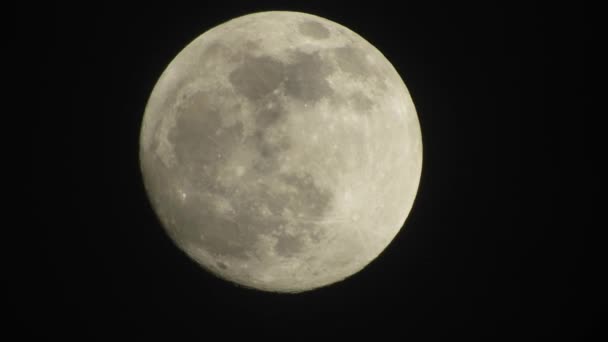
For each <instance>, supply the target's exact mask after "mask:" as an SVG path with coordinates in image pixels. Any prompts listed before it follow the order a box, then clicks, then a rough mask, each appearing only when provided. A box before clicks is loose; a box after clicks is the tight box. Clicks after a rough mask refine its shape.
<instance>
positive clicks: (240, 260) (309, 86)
mask: <svg viewBox="0 0 608 342" xmlns="http://www.w3.org/2000/svg"><path fill="white" fill-rule="evenodd" d="M140 162H141V169H142V173H143V177H144V184H145V187H146V190H147V193H148V195H149V198H150V200H151V202H152V205H153V207H154V209H155V211H156V213H157V215H158V217H159V218H160V220H161V222H162V224H163V225H164V227H165V229H166V231H167V233H168V234H169V236H170V237H171V238H172V239H173V241H175V243H176V245H177V246H179V248H181V249H182V250H183V251H184V252H185V253H187V255H189V256H190V257H191V258H192V259H194V260H196V261H197V262H198V263H199V264H200V265H202V266H203V267H204V268H205V269H207V270H209V271H210V272H212V273H214V274H215V275H217V276H219V277H221V278H223V279H226V280H229V281H232V282H234V283H237V284H240V285H243V286H247V287H253V288H256V289H261V290H267V291H277V292H300V291H306V290H310V289H314V288H317V287H321V286H325V285H329V284H332V283H334V282H337V281H340V280H342V279H344V278H346V277H348V276H350V275H352V274H354V273H356V272H358V271H359V270H361V269H362V268H363V267H365V266H366V265H367V264H369V263H370V262H371V261H372V260H373V259H375V258H376V257H377V256H378V255H379V254H380V253H381V252H382V251H383V250H384V249H385V248H386V247H387V246H388V244H389V243H390V242H391V240H392V239H393V238H394V237H395V235H396V234H397V233H398V232H399V230H400V229H401V227H402V226H403V224H404V222H405V220H406V217H407V216H408V214H409V212H410V209H411V208H412V205H413V202H414V198H415V196H416V192H417V189H418V184H419V180H420V173H421V166H422V142H421V133H420V125H419V122H418V117H417V114H416V110H415V108H414V104H413V102H412V99H411V98H410V95H409V92H408V90H407V88H406V86H405V84H404V83H403V81H402V79H401V78H400V77H399V75H398V73H397V72H396V71H395V69H394V68H393V66H392V65H391V64H390V62H389V61H388V60H387V59H386V58H385V57H384V56H383V55H382V54H381V53H380V52H379V51H378V50H377V49H376V48H374V47H373V46H372V45H371V44H370V43H368V42H367V41H366V40H364V39H363V38H362V37H360V36H359V35H357V34H356V33H354V32H352V31H351V30H349V29H347V28H345V27H343V26H341V25H339V24H336V23H334V22H332V21H329V20H326V19H323V18H320V17H317V16H313V15H309V14H304V13H297V12H263V13H255V14H251V15H246V16H243V17H239V18H236V19H234V20H231V21H228V22H226V23H224V24H221V25H219V26H217V27H215V28H213V29H211V30H209V31H207V32H205V33H204V34H202V35H201V36H199V37H198V38H196V39H195V40H194V41H193V42H191V43H190V44H189V45H187V46H186V47H185V48H184V49H183V50H182V51H181V52H180V53H179V54H178V55H177V56H176V57H175V59H174V60H173V61H172V62H171V63H170V64H169V65H168V67H167V68H166V70H165V71H164V72H163V74H162V75H161V77H160V79H159V80H158V82H157V84H156V86H155V87H154V89H153V91H152V94H151V95H150V99H149V101H148V104H147V107H146V110H145V115H144V119H143V124H142V128H141V137H140Z"/></svg>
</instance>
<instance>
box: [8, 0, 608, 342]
mask: <svg viewBox="0 0 608 342" xmlns="http://www.w3.org/2000/svg"><path fill="white" fill-rule="evenodd" d="M204 3H205V2H204V1H201V2H199V4H200V5H198V7H187V6H186V5H183V7H182V6H177V4H174V3H168V4H162V3H159V4H157V5H151V4H150V2H148V3H147V4H145V5H144V6H141V7H137V6H132V7H122V6H117V5H115V6H110V5H107V6H102V5H101V3H100V4H99V5H98V6H83V7H79V8H77V7H63V8H48V10H46V11H40V14H39V16H40V17H41V18H43V19H44V21H41V22H40V23H43V22H44V25H43V27H41V28H39V29H38V30H39V31H38V34H39V35H42V36H44V38H42V40H43V42H44V44H45V45H44V51H45V53H44V54H43V56H44V58H43V62H42V64H41V65H40V67H41V69H40V70H41V72H40V75H39V77H41V79H42V80H41V82H42V88H41V95H42V97H41V99H40V109H41V111H40V113H41V114H42V115H40V117H39V120H37V124H36V126H35V129H36V131H35V132H36V134H34V136H35V139H34V143H33V146H34V149H33V153H32V156H33V158H32V163H31V168H32V170H33V171H34V174H38V175H40V173H39V172H38V173H36V170H39V168H40V165H42V166H44V168H45V170H47V171H45V172H44V175H45V177H40V176H37V177H33V179H34V185H35V186H34V189H37V190H36V191H37V192H38V194H39V193H40V191H42V193H43V194H44V196H40V195H38V196H35V197H36V201H37V204H38V209H37V211H36V215H34V216H33V217H34V219H35V220H34V222H35V223H34V224H35V225H36V226H38V227H40V228H41V229H43V231H44V234H42V235H41V237H42V238H41V239H40V241H37V242H36V243H38V242H40V246H39V248H38V247H37V250H38V251H40V252H41V253H42V256H41V258H39V259H38V260H37V261H36V263H37V266H36V267H35V268H32V269H34V270H35V271H32V272H30V273H33V275H34V277H35V280H34V281H32V282H31V283H30V285H31V286H29V287H28V288H27V291H29V293H30V294H29V295H27V298H28V299H29V300H28V301H27V304H26V306H21V309H23V310H18V313H17V314H16V316H17V317H18V318H19V319H20V321H21V322H24V324H23V325H24V328H23V329H22V331H24V332H25V333H27V334H32V335H35V336H74V337H78V338H81V340H82V341H95V340H104V341H108V340H115V338H116V339H117V338H120V337H125V336H133V337H136V338H140V339H141V340H144V339H145V340H156V339H159V340H161V339H163V340H170V341H173V340H176V341H177V340H181V337H184V339H185V338H198V340H204V339H206V340H210V341H216V340H217V339H218V338H228V339H231V338H237V337H238V338H243V337H249V338H253V339H257V338H264V337H274V338H280V339H282V340H288V339H291V338H292V337H294V336H300V335H302V336H309V337H312V338H321V339H323V338H324V337H325V336H335V337H337V338H340V340H346V338H349V339H351V338H358V336H359V335H362V334H370V336H374V340H375V341H384V340H388V338H389V337H390V336H395V337H399V338H404V339H405V338H408V337H412V336H418V335H424V336H438V335H447V336H453V334H465V335H467V336H476V335H483V336H513V337H518V336H529V337H530V336H532V337H533V336H548V335H562V336H565V335H572V336H582V335H590V334H591V325H592V324H591V321H592V319H594V317H596V314H597V313H596V311H595V310H596V309H597V308H595V306H594V305H590V306H589V307H588V306H587V305H588V303H587V299H586V297H585V298H583V296H584V293H585V292H586V290H583V289H584V288H585V287H584V286H579V285H581V284H585V283H586V282H587V281H589V282H591V281H592V279H591V278H587V277H588V276H587V275H586V273H587V271H588V270H589V271H592V267H591V266H583V264H584V262H583V259H584V257H583V255H582V254H581V253H582V251H584V250H586V248H585V247H584V246H585V241H584V236H583V235H584V234H582V233H579V232H580V230H581V229H583V227H584V226H586V225H588V222H587V221H585V220H584V219H583V218H580V217H579V218H578V219H577V220H576V221H573V223H572V222H570V221H568V222H569V223H566V220H565V218H562V214H563V213H564V211H562V209H561V208H562V205H564V201H565V198H567V197H568V196H567V195H565V194H566V192H567V191H568V190H567V189H566V186H565V185H564V184H565V183H566V182H565V181H564V178H565V177H568V176H567V175H568V173H567V172H566V171H565V167H562V165H563V164H576V165H578V164H584V163H583V162H584V160H583V159H584V158H585V157H584V156H582V155H581V154H580V153H576V151H577V150H576V148H575V147H572V145H569V146H571V147H570V149H571V150H560V152H559V153H560V154H559V155H560V156H562V157H561V158H560V159H557V158H555V153H556V152H555V151H554V147H555V141H556V140H559V139H558V138H559V137H560V136H562V135H560V134H558V132H563V129H570V130H573V131H577V132H580V130H581V129H582V128H580V127H579V126H576V125H577V123H576V120H572V122H571V121H564V120H563V117H564V116H565V115H566V114H568V113H570V114H571V113H573V112H570V111H569V110H566V109H565V108H564V107H562V104H561V103H562V102H559V101H560V99H561V97H558V96H556V94H555V93H551V92H550V91H549V87H551V86H555V84H556V83H555V82H557V81H559V82H564V83H565V84H567V85H569V87H570V89H568V92H570V93H572V94H574V93H575V92H576V91H578V90H580V89H582V88H581V87H582V83H584V82H583V79H582V77H583V76H582V73H583V69H584V63H585V56H584V44H585V42H584V39H581V38H580V36H581V35H582V34H581V32H583V31H584V30H585V26H584V25H583V24H579V22H577V20H578V21H580V22H581V23H582V22H583V19H582V15H583V14H582V11H581V10H580V9H576V8H571V9H568V11H567V12H568V13H569V16H568V18H569V19H568V20H555V17H553V14H552V12H551V9H550V8H546V7H541V6H536V5H533V4H532V2H523V3H522V4H520V5H514V4H511V2H505V3H504V4H502V5H500V6H499V5H491V6H490V5H487V4H486V2H481V3H480V4H472V3H470V4H468V5H462V4H460V3H458V2H445V3H438V2H434V1H417V2H405V3H406V4H401V5H397V4H392V3H393V2H390V4H391V5H389V2H386V3H385V4H377V3H376V2H374V3H373V4H368V5H359V4H357V3H356V2H354V1H351V2H345V3H344V4H337V3H333V2H332V4H327V3H329V2H328V1H325V2H301V5H296V4H295V3H300V2H296V1H293V2H288V1H283V2H279V1H277V2H264V1H262V2H260V1H255V2H254V1H248V2H242V3H238V2H230V1H220V2H218V3H215V4H212V3H211V2H210V3H209V4H207V5H205V4H204ZM395 3H397V2H395ZM149 6H151V7H149ZM343 6H346V7H343ZM263 10H294V11H302V12H308V13H311V14H315V15H319V16H322V17H325V18H327V19H330V20H333V21H336V22H338V23H340V24H342V25H344V26H346V27H348V28H350V29H351V30H353V31H355V32H357V33H358V34H360V35H361V36H363V37H364V38H365V39H366V40H368V41H369V42H371V43H372V44H373V45H374V46H376V47H377V48H378V49H379V50H380V51H381V52H382V53H383V54H384V55H385V56H386V57H387V59H388V60H389V61H391V63H392V64H393V65H394V67H395V68H396V69H397V71H398V72H399V73H400V75H401V76H402V78H403V79H404V81H405V83H406V85H407V86H408V89H409V91H410V93H411V95H412V98H413V100H414V103H415V105H416V108H417V111H418V115H419V119H420V124H421V129H422V135H423V146H424V158H423V172H422V180H421V184H420V188H419V193H418V196H417V199H416V202H415V204H414V208H413V210H412V212H411V213H410V216H409V217H408V219H407V222H406V224H405V229H404V230H402V231H401V232H400V233H399V234H398V236H397V237H396V238H395V239H394V240H393V242H392V243H391V244H390V245H389V247H388V248H387V249H386V250H385V251H384V252H383V253H382V254H381V256H380V257H379V258H378V259H376V260H375V261H374V262H372V263H371V264H370V265H369V266H368V267H367V268H365V269H364V270H363V271H361V272H359V273H358V274H356V275H354V276H352V277H350V278H348V279H347V280H346V281H344V282H341V283H337V284H334V285H332V286H329V287H326V288H322V289H319V290H315V291H312V292H306V293H302V294H297V295H278V294H270V293H265V292H260V291H256V290H250V289H244V288H240V287H237V286H235V285H232V284H230V283H227V282H225V281H223V280H220V279H218V278H216V277H214V276H213V275H211V274H210V273H207V272H205V271H203V270H202V269H201V268H200V267H199V266H198V265H197V264H196V263H195V262H194V261H192V260H190V259H189V258H188V257H187V256H186V255H185V254H184V253H182V252H181V251H180V250H179V249H178V248H177V247H175V246H174V244H173V243H172V242H171V240H170V239H169V237H168V236H167V235H166V234H165V233H164V231H163V229H162V227H161V225H160V223H159V221H158V220H157V218H156V216H155V214H154V212H153V209H152V208H151V206H150V203H149V202H148V199H147V197H146V194H145V192H144V188H143V183H142V178H141V174H140V170H139V163H138V162H139V161H138V139H139V129H140V124H141V121H142V116H143V112H144V107H145V105H146V101H147V99H148V96H149V95H150V93H151V91H152V88H153V86H154V84H155V82H156V80H157V79H158V77H159V76H160V74H161V73H162V71H163V70H164V69H165V67H166V66H167V64H168V63H169V62H170V61H171V60H172V59H173V57H174V56H175V55H176V54H177V53H178V52H179V51H180V50H181V49H182V48H183V47H184V46H185V45H187V44H188V43H189V42H190V41H192V40H193V39H194V38H196V37H197V36H199V35H200V34H202V33H203V32H205V31H206V30H208V29H210V28H212V27H214V26H216V25H218V24H221V23H223V22H225V21H227V20H229V19H231V18H234V17H237V16H240V15H244V14H247V13H251V12H256V11H263ZM555 21H558V22H559V23H558V24H559V25H565V27H562V26H560V27H561V31H560V35H559V37H558V38H559V40H560V41H563V44H562V45H559V44H558V46H561V47H562V50H561V53H562V54H564V55H562V57H564V56H567V58H564V60H567V61H568V62H567V63H569V64H566V66H568V68H567V69H568V71H564V72H562V73H559V74H556V73H555V70H565V69H562V68H561V67H558V62H557V60H556V59H555V58H556V57H555V56H554V55H553V54H551V53H549V37H550V36H553V34H555V30H554V28H553V26H552V25H554V24H556V23H555ZM568 25H572V27H570V26H568ZM581 25H583V26H581ZM562 32H563V33H564V34H562ZM551 47H553V45H551ZM559 63H562V62H561V60H560V62H559ZM562 66H563V64H562ZM570 67H571V68H570ZM566 79H568V80H571V82H565V80H566ZM573 96H575V95H573ZM556 101H558V102H559V104H558V105H556ZM581 102H582V98H581ZM563 106H566V104H565V103H564V105H563ZM550 107H557V108H556V109H553V108H551V109H550ZM577 108H578V109H579V110H582V109H583V108H584V106H583V105H582V104H580V103H579V105H578V107H577ZM576 113H578V112H576ZM570 114H569V115H570ZM58 132H59V133H58ZM581 135H582V134H581ZM570 136H573V135H570ZM51 145H52V146H53V148H49V147H50V146H51ZM41 151H43V152H41ZM563 156H567V157H566V158H570V159H571V161H564V160H563V158H564V157H563ZM577 163H578V164H577ZM566 166H567V165H566ZM569 202H573V203H571V204H568V205H566V207H571V208H572V206H574V205H580V206H582V204H581V203H580V201H578V200H574V201H569ZM36 246H38V245H36ZM587 250H588V249H587ZM587 267H588V268H587ZM595 272H596V273H597V270H596V271H595ZM596 286H599V285H596ZM30 287H31V288H30ZM597 288H598V289H599V287H597ZM588 289H589V290H591V289H592V288H588ZM30 305H31V306H30ZM598 310H599V309H598ZM32 322H35V323H32ZM136 340H139V339H136Z"/></svg>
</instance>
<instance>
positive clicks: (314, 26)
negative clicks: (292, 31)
mask: <svg viewBox="0 0 608 342" xmlns="http://www.w3.org/2000/svg"><path fill="white" fill-rule="evenodd" d="M298 31H300V33H301V34H303V35H305V36H308V37H311V38H314V39H326V38H329V30H328V29H327V28H326V27H325V26H323V25H322V24H321V23H319V22H316V21H306V22H303V23H300V24H299V25H298Z"/></svg>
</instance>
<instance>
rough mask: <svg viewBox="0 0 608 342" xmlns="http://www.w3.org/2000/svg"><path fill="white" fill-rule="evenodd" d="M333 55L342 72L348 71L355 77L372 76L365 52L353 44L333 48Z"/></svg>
mask: <svg viewBox="0 0 608 342" xmlns="http://www.w3.org/2000/svg"><path fill="white" fill-rule="evenodd" d="M334 56H335V58H336V64H337V65H338V68H340V70H342V71H343V72H346V73H349V74H351V75H354V76H357V77H371V76H374V75H373V73H372V70H371V67H370V65H369V63H368V62H367V59H366V58H365V52H363V51H362V50H361V49H358V48H356V47H354V46H343V47H339V48H336V49H334Z"/></svg>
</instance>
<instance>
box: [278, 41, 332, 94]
mask: <svg viewBox="0 0 608 342" xmlns="http://www.w3.org/2000/svg"><path fill="white" fill-rule="evenodd" d="M285 72H286V76H287V81H286V83H285V94H286V95H288V96H291V97H293V98H296V99H299V100H302V101H304V102H316V101H318V100H320V99H321V98H323V97H329V96H331V95H332V94H333V89H332V88H331V86H330V85H329V83H328V82H327V76H329V75H330V74H331V73H332V72H333V69H332V67H331V65H330V64H329V63H327V62H324V61H323V60H322V58H321V56H320V55H319V53H318V52H316V53H312V54H307V53H304V52H302V51H296V52H294V54H293V63H290V64H288V65H287V66H286V69H285Z"/></svg>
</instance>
